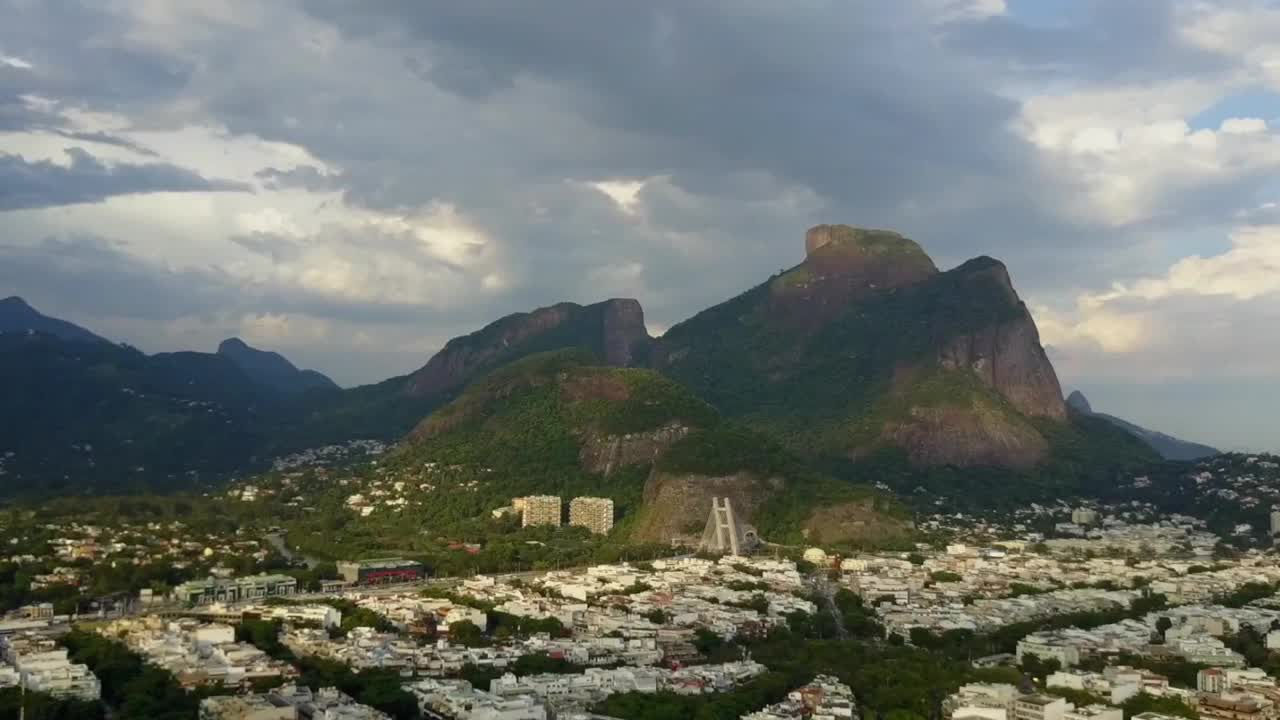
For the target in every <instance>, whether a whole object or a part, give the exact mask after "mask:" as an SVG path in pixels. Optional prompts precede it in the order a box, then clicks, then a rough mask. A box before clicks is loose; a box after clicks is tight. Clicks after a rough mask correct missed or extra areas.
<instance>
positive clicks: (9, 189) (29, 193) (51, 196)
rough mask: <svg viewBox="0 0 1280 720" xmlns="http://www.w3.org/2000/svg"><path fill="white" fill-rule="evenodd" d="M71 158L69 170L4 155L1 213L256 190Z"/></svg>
mask: <svg viewBox="0 0 1280 720" xmlns="http://www.w3.org/2000/svg"><path fill="white" fill-rule="evenodd" d="M66 156H67V160H68V162H67V163H66V164H57V163H54V162H51V161H47V160H43V161H38V162H34V163H31V162H27V161H26V160H24V159H23V158H22V157H21V156H18V155H8V154H0V211H5V210H19V209H25V208H47V207H54V206H58V205H74V204H78V203H94V202H101V201H102V200H105V199H106V198H109V197H112V196H114V195H133V194H141V193H154V192H248V191H250V190H251V188H250V187H249V186H248V185H245V184H243V183H237V182H229V181H225V180H208V179H206V178H204V177H201V176H200V174H198V173H196V172H193V171H191V170H187V169H185V168H180V167H177V166H175V165H169V164H166V163H148V164H144V165H132V164H116V165H108V164H106V163H104V162H102V161H101V160H99V159H98V158H96V157H94V156H93V155H90V154H89V153H88V151H86V150H84V149H83V148H78V147H71V148H67V149H66Z"/></svg>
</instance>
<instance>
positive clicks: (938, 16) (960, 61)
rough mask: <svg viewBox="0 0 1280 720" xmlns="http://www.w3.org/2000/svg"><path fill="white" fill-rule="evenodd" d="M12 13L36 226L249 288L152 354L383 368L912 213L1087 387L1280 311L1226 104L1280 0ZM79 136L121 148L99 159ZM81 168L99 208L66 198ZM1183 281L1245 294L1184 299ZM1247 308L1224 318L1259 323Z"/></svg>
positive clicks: (768, 267) (761, 274)
mask: <svg viewBox="0 0 1280 720" xmlns="http://www.w3.org/2000/svg"><path fill="white" fill-rule="evenodd" d="M0 15H3V16H4V17H5V18H6V23H5V24H4V25H3V26H2V27H0V47H3V48H4V51H5V54H6V56H11V57H16V58H22V59H24V60H25V61H28V62H29V63H30V64H31V65H33V67H32V68H30V69H18V68H11V67H3V68H0V153H8V156H6V157H5V159H4V163H5V164H4V169H5V170H6V171H8V172H10V173H12V172H13V171H14V168H17V169H19V170H20V171H21V172H22V173H23V174H22V177H23V178H24V181H25V182H26V186H27V189H26V190H25V191H24V192H25V193H26V194H27V195H32V194H35V195H40V196H41V197H43V198H48V199H45V200H41V201H39V202H35V201H28V202H26V203H24V204H25V205H26V206H27V209H25V210H11V211H9V212H7V213H5V214H4V215H3V216H0V220H2V221H3V222H4V223H5V227H4V231H5V237H6V238H7V239H8V240H7V241H8V242H11V243H12V244H13V245H14V246H20V247H22V248H25V250H24V252H26V253H28V255H29V257H28V259H27V262H28V264H29V266H31V265H30V264H31V263H35V257H36V255H39V254H42V253H43V254H44V255H45V256H46V257H47V259H48V260H49V262H50V263H53V264H54V265H56V266H57V267H51V268H49V269H48V271H50V272H54V273H55V276H60V275H57V273H64V274H65V273H66V272H68V267H73V266H75V265H74V263H84V262H85V261H84V260H83V258H81V259H76V260H74V262H73V260H71V259H68V258H66V257H63V256H62V255H59V254H58V252H56V251H57V248H56V247H53V246H45V245H43V244H42V243H43V241H44V240H45V239H46V238H48V237H54V238H61V240H60V242H67V241H68V240H67V238H75V237H80V236H83V235H84V234H85V233H87V232H89V231H92V232H93V233H95V234H98V235H101V236H105V237H109V238H115V239H116V240H117V242H115V243H113V244H110V247H112V248H114V249H115V251H117V252H118V253H119V254H120V255H121V256H122V257H123V259H124V260H125V261H128V263H129V267H130V268H132V269H131V270H130V272H131V273H135V274H136V275H137V277H138V278H139V281H138V285H139V286H141V287H146V283H145V282H143V281H142V280H141V277H142V276H143V275H146V274H155V275H156V276H157V277H159V278H162V279H165V278H169V279H171V277H172V276H173V275H174V274H176V276H178V277H181V278H183V279H185V280H188V281H190V282H197V281H199V282H205V283H208V286H209V287H210V288H219V289H218V290H216V291H214V290H210V292H211V293H213V295H210V296H208V297H211V298H217V302H219V303H223V304H224V306H216V305H214V304H212V303H211V304H210V305H208V306H202V307H201V308H186V306H184V305H181V304H179V305H178V306H177V307H175V308H174V310H173V312H172V313H171V314H172V315H173V317H172V318H170V320H169V321H166V322H159V321H156V320H151V321H146V322H144V321H142V320H140V319H138V318H134V320H128V319H127V318H126V317H124V316H123V315H122V316H120V317H113V318H107V319H108V320H109V321H110V322H112V323H115V326H117V327H120V328H122V329H127V330H128V331H129V332H130V333H134V334H133V335H131V337H136V338H138V339H140V341H145V342H143V344H144V346H153V347H157V348H159V347H165V348H170V347H172V346H173V343H176V342H178V340H179V339H180V338H189V339H196V338H203V337H204V336H205V334H212V333H214V332H215V331H216V332H219V333H222V332H225V333H227V334H234V333H236V332H244V331H245V329H246V328H244V327H242V324H244V323H246V322H249V321H245V320H244V318H246V317H247V318H266V320H262V321H261V326H262V332H264V333H265V332H268V330H269V329H271V328H275V330H274V331H276V332H278V335H279V337H280V342H289V343H293V346H294V347H296V351H297V352H299V353H303V354H304V355H309V356H310V357H312V358H314V359H315V360H316V361H313V362H311V364H312V365H316V366H318V367H320V368H321V369H323V370H325V371H327V372H333V370H332V368H330V367H327V366H326V365H325V363H332V364H334V366H335V367H341V368H345V370H342V371H340V372H335V373H334V374H335V375H339V376H342V375H344V374H345V376H346V377H349V378H356V377H358V378H360V379H364V380H377V379H380V373H382V372H383V371H385V370H386V368H387V367H389V366H390V365H391V364H392V361H390V360H387V359H386V358H387V357H389V356H386V355H377V352H378V351H377V350H370V351H369V352H373V353H374V354H375V355H373V356H367V355H366V354H365V353H366V349H367V348H377V347H397V348H409V347H410V346H412V347H414V348H417V350H414V351H412V352H417V351H421V352H422V353H423V354H424V355H425V353H426V351H427V350H429V349H430V347H429V346H430V344H431V343H438V342H441V341H443V339H445V338H447V337H448V335H449V334H453V333H460V332H464V331H466V330H469V329H474V327H475V326H477V325H479V324H483V322H485V321H487V320H491V319H492V318H493V317H496V316H498V315H502V314H505V313H508V312H512V311H517V310H526V309H528V308H530V307H535V306H539V305H546V304H550V303H553V302H556V301H559V300H564V299H568V300H576V301H580V302H591V301H596V300H599V299H602V298H603V297H607V296H610V295H618V294H628V295H635V296H637V297H639V298H640V300H641V301H642V302H643V303H644V305H645V307H646V311H647V316H648V317H649V318H650V319H651V321H652V322H653V325H654V326H655V327H665V326H669V325H671V324H673V323H675V322H678V321H680V320H682V319H684V318H685V317H688V316H689V315H691V314H692V313H694V312H696V311H698V310H700V309H702V308H703V307H706V306H707V305H709V304H711V303H714V302H718V301H720V300H722V299H724V298H727V297H731V296H733V295H734V294H736V293H737V292H740V291H741V290H743V289H745V288H746V287H749V286H750V285H752V284H754V283H756V282H759V281H761V280H763V279H764V278H765V277H767V276H768V275H769V274H771V273H773V272H776V271H777V270H778V269H780V268H783V267H786V266H789V265H791V264H793V263H795V262H797V261H798V260H799V259H800V258H801V257H802V245H801V242H802V240H801V238H802V233H803V230H804V228H805V227H807V226H808V225H811V224H814V223H817V222H840V221H844V222H850V223H854V224H862V225H874V226H882V227H892V228H897V229H900V230H902V231H904V232H906V233H907V234H909V235H911V236H913V237H915V238H916V239H918V240H920V241H921V242H922V243H923V244H924V245H925V247H926V249H928V250H929V251H930V252H931V253H932V254H933V255H934V256H935V257H936V258H937V260H938V262H939V264H941V265H944V266H948V265H954V264H957V263H959V262H960V261H963V260H964V259H966V258H968V257H970V256H973V255H977V254H991V255H995V256H997V257H1000V258H1001V259H1002V260H1005V261H1006V263H1007V264H1008V265H1009V266H1010V268H1011V270H1012V272H1013V274H1014V277H1015V279H1016V281H1017V284H1018V287H1019V290H1020V291H1021V292H1022V294H1023V296H1024V297H1026V298H1028V300H1029V301H1030V302H1031V303H1032V304H1033V305H1034V306H1036V307H1037V308H1044V311H1043V313H1042V312H1040V311H1037V316H1038V317H1039V318H1040V320H1041V323H1042V324H1043V325H1044V327H1045V330H1046V332H1045V334H1046V336H1049V337H1053V338H1054V340H1055V342H1057V344H1058V348H1057V349H1056V350H1055V353H1058V354H1057V355H1056V357H1059V358H1061V360H1060V362H1061V364H1062V368H1061V370H1062V373H1063V374H1064V376H1066V377H1068V378H1069V379H1070V378H1073V377H1087V376H1091V375H1092V376H1097V375H1105V376H1108V377H1114V378H1121V377H1126V376H1128V377H1138V378H1141V377H1143V376H1144V368H1143V363H1144V362H1147V361H1149V362H1150V365H1151V366H1152V367H1155V368H1161V370H1160V372H1161V373H1163V374H1165V375H1168V376H1170V377H1173V376H1180V377H1182V376H1185V374H1186V373H1187V372H1188V370H1187V368H1188V367H1207V361H1204V360H1197V359H1196V358H1199V357H1201V355H1200V353H1202V352H1204V349H1203V348H1201V347H1199V346H1198V343H1197V341H1196V339H1195V338H1193V337H1189V336H1187V335H1186V334H1185V333H1183V332H1182V331H1181V330H1180V329H1179V327H1180V326H1177V325H1176V323H1185V324H1186V326H1187V327H1196V326H1197V324H1207V323H1211V320H1212V318H1211V317H1210V315H1207V314H1205V313H1211V312H1212V313H1220V314H1222V315H1224V316H1226V317H1230V318H1237V317H1238V318H1250V319H1255V320H1258V321H1261V320H1263V319H1265V318H1266V317H1267V314H1266V312H1267V305H1266V303H1267V301H1268V299H1269V298H1270V297H1271V294H1269V293H1270V291H1265V292H1264V291H1262V290H1261V289H1259V290H1258V294H1256V295H1253V296H1251V297H1244V296H1243V295H1242V294H1241V293H1242V292H1243V290H1242V288H1248V287H1253V286H1255V285H1258V284H1259V283H1260V282H1262V281H1258V280H1256V279H1255V277H1254V274H1253V272H1252V271H1251V270H1250V263H1255V264H1257V263H1260V262H1262V260H1261V259H1260V258H1259V256H1257V255H1256V254H1254V255H1250V254H1249V253H1258V252H1261V251H1260V250H1257V249H1256V248H1254V246H1251V245H1248V244H1247V243H1246V242H1245V240H1244V236H1243V235H1241V233H1242V232H1246V231H1244V230H1240V229H1239V228H1246V227H1253V226H1259V227H1260V226H1264V225H1266V224H1268V222H1269V221H1268V220H1267V218H1266V217H1265V216H1266V215H1267V214H1268V213H1269V212H1270V213H1271V214H1274V209H1272V210H1271V211H1268V210H1267V209H1265V208H1261V207H1259V206H1261V205H1263V204H1264V203H1265V202H1266V201H1267V200H1268V199H1273V198H1274V197H1275V192H1276V191H1277V189H1280V188H1277V187H1276V186H1275V178H1276V177H1277V176H1280V152H1278V151H1277V148H1278V147H1280V143H1278V142H1277V134H1276V131H1275V127H1276V115H1275V111H1274V108H1272V109H1268V108H1267V107H1262V106H1256V107H1255V106H1254V105H1252V104H1250V103H1244V104H1243V105H1239V104H1238V103H1237V104H1232V106H1231V107H1230V110H1229V111H1228V110H1225V109H1223V103H1224V101H1226V100H1228V99H1231V98H1240V97H1249V96H1250V95H1251V94H1256V93H1259V92H1264V91H1265V90H1267V89H1268V88H1270V89H1275V88H1277V87H1280V65H1277V63H1276V61H1275V60H1276V58H1277V57H1280V48H1278V47H1277V45H1276V41H1275V40H1274V38H1276V37H1280V32H1273V30H1275V29H1276V28H1277V27H1280V26H1277V25H1276V23H1277V18H1280V15H1278V14H1277V9H1276V8H1275V7H1274V5H1273V4H1268V3H1265V2H1253V1H1252V0H1242V1H1236V0H1231V1H1229V2H1228V1H1227V0H1185V1H1184V0H1178V1H1175V2H1164V1H1161V0H1139V1H1138V2H1125V3H1116V2H1108V1H1107V0H1082V1H1081V2H1072V3H1059V2H1052V3H1047V4H1044V5H1036V4H1032V3H1005V2H1002V1H1000V0H902V2H895V3H891V4H888V5H877V6H875V7H872V6H870V5H868V4H862V3H829V2H814V1H810V0H802V2H798V3H774V2H764V1H762V0H748V1H746V2H728V1H727V0H709V1H708V2H698V3H688V2H679V1H677V0H658V1H657V2H652V3H629V4H628V3H621V4H619V3H613V4H601V3H598V2H591V1H590V0H552V1H551V2H545V3H537V4H530V3H525V2H518V1H517V0H500V1H499V2H494V3H456V2H444V1H443V0H425V1H410V0H384V1H381V2H377V3H350V2H342V1H340V0H280V1H279V2H272V3H252V2H243V1H241V0H219V1H218V2H208V3H172V2H147V3H97V4H93V3H64V2H49V3H33V2H29V1H27V0H0ZM69 141H70V142H73V143H74V144H76V145H82V146H83V147H84V148H86V149H87V150H89V151H91V152H92V153H93V156H92V158H93V164H90V165H86V164H84V161H82V168H81V169H88V170H92V171H93V172H88V173H81V175H86V176H87V177H78V176H76V174H75V173H72V172H71V169H72V168H73V167H74V166H75V164H76V163H75V161H74V160H73V161H68V160H67V156H66V155H65V154H64V148H65V147H66V145H67V144H68V143H69ZM19 157H20V158H21V160H16V158H19ZM98 166H102V168H106V169H107V171H109V172H106V173H105V174H106V175H107V177H103V175H104V172H103V170H102V169H101V168H99V167H98ZM139 168H150V169H149V170H147V171H145V172H143V171H142V170H140V169H139ZM160 168H171V169H170V170H168V171H167V172H168V174H165V173H164V172H160V171H159V170H160ZM173 169H177V172H178V174H174V170H173ZM182 169H186V170H185V171H184V170H182ZM122 171H123V174H122V175H119V176H116V175H114V174H113V173H118V172H122ZM184 172H185V173H189V175H183V174H182V173H184ZM129 173H133V174H132V175H130V174H129ZM33 174H34V175H35V176H37V179H36V180H32V179H31V178H30V176H31V175H33ZM54 178H57V180H56V182H55V180H54ZM207 178H219V179H221V180H219V181H213V180H206V179H207ZM0 180H2V179H0ZM201 182H204V183H209V182H222V183H240V184H241V185H240V186H238V187H251V188H252V189H253V190H254V192H253V193H247V192H210V191H209V190H208V188H205V189H197V188H194V187H193V186H192V184H196V185H198V184H199V183H201ZM184 183H186V185H184ZM33 184H34V185H35V186H36V189H31V188H30V186H31V185H33ZM175 184H177V185H179V186H183V187H187V189H185V190H183V191H182V192H181V194H172V193H167V192H165V189H166V188H169V189H172V186H173V185H175ZM108 186H110V187H113V188H115V190H110V189H109V188H108ZM3 192H4V190H0V193H3ZM124 192H127V193H128V194H121V193H124ZM77 197H82V198H83V197H87V198H97V200H96V201H93V202H92V204H86V203H84V202H82V203H81V204H77V205H61V204H55V203H61V202H67V201H74V199H75V198H77ZM9 202H10V203H11V204H13V203H15V202H16V201H14V200H12V199H10V200H9ZM41 208H44V209H41ZM1233 228H1235V229H1236V230H1234V232H1235V233H1236V234H1235V236H1232V235H1231V233H1232V232H1233ZM1231 237H1234V239H1229V238H1231ZM123 240H127V244H126V243H124V242H123ZM1251 248H1252V249H1251ZM1242 258H1243V259H1242ZM69 264H70V265H69ZM31 267H32V271H33V272H34V271H36V270H37V269H38V268H36V267H34V266H31ZM91 267H96V268H97V272H99V276H100V277H101V278H102V279H103V281H105V280H106V279H108V278H111V277H113V273H115V272H117V271H118V268H117V269H113V268H115V266H112V265H105V266H91ZM1152 268H1161V269H1162V270H1160V271H1153V270H1152ZM85 272H86V273H88V272H89V270H88V269H86V270H85ZM1183 273H1192V274H1193V275H1194V276H1195V278H1196V279H1195V282H1196V283H1202V284H1203V285H1204V287H1216V288H1223V287H1230V288H1231V289H1232V290H1231V291H1230V292H1215V293H1212V294H1208V295H1206V294H1189V291H1188V290H1187V289H1186V288H1185V287H1184V286H1183V284H1185V282H1184V280H1182V279H1180V278H1182V277H1183V275H1182V274H1183ZM85 278H88V275H85ZM85 281H89V282H92V280H85V279H82V282H85ZM1180 283H1182V284H1180ZM1262 284H1265V283H1262ZM170 292H177V289H176V288H172V287H170V286H169V285H168V284H167V280H166V282H165V283H160V287H159V288H158V289H157V290H156V291H155V294H154V296H153V297H152V300H151V302H152V303H153V306H154V307H156V308H158V310H156V311H155V312H161V311H163V310H164V308H165V300H164V299H163V298H164V297H166V296H167V294H168V293H170ZM104 293H106V294H109V293H108V292H107V291H104ZM1116 293H1119V294H1118V295H1117V294H1116ZM1144 293H1145V294H1144ZM1159 293H1163V295H1159ZM1157 295H1159V296H1157ZM228 298H229V299H228ZM107 306H108V307H109V306H110V303H108V305H107ZM179 307H181V308H186V309H184V310H182V313H184V314H182V315H181V316H179V315H177V314H176V313H178V308H179ZM92 310H93V309H92V308H89V307H86V308H84V309H83V312H86V313H88V312H91V311H92ZM139 317H140V316H139ZM255 322H257V321H255ZM290 327H297V328H311V329H312V331H302V330H299V331H297V332H286V331H285V329H287V328H290ZM320 327H327V328H328V334H327V335H323V337H322V335H321V333H319V332H318V331H314V330H315V329H316V328H320ZM1170 327H1172V329H1169V328H1170ZM1218 327H1220V326H1219V325H1214V326H1212V327H1205V328H1204V329H1203V330H1202V332H1203V333H1204V335H1203V336H1204V337H1215V338H1218V337H1221V338H1224V340H1223V342H1224V343H1226V344H1229V343H1227V341H1226V340H1225V338H1227V337H1228V336H1229V334H1230V333H1231V332H1244V330H1242V329H1241V326H1240V325H1239V324H1238V323H1236V322H1235V321H1234V320H1232V321H1231V322H1228V323H1226V325H1225V327H1227V328H1229V330H1223V331H1222V332H1223V333H1226V334H1224V335H1221V336H1219V335H1214V334H1213V333H1215V332H1218V330H1217V328H1218ZM357 337H359V338H363V339H362V340H360V341H359V343H357V341H356V338H357ZM1250 341H1253V338H1250ZM147 343H150V345H147ZM360 343H364V344H360ZM1246 345H1247V343H1246ZM1179 348H1182V349H1185V350H1187V352H1186V353H1184V354H1185V355H1186V356H1187V357H1186V359H1179V357H1178V349H1179ZM1251 351H1254V352H1263V351H1265V348H1252V347H1251ZM403 352H405V353H406V355H404V356H397V357H399V358H400V360H401V361H403V360H404V359H405V358H406V357H408V353H410V352H411V351H410V350H408V349H405V350H403ZM367 358H369V359H367ZM377 358H382V359H377ZM418 359H421V358H418ZM1254 364H1255V363H1252V361H1245V360H1240V361H1236V362H1228V363H1223V364H1222V367H1223V368H1224V369H1223V370H1222V372H1221V373H1219V375H1220V376H1225V374H1226V373H1228V372H1234V371H1238V372H1239V373H1256V372H1257V369H1256V368H1254V367H1252V365H1254ZM406 365H409V366H412V364H411V363H406ZM361 367H364V368H365V369H364V370H363V371H362V370H361V369H360V368H361ZM403 369H408V367H405V368H403ZM1250 377H1257V376H1256V375H1250Z"/></svg>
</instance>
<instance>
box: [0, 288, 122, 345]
mask: <svg viewBox="0 0 1280 720" xmlns="http://www.w3.org/2000/svg"><path fill="white" fill-rule="evenodd" d="M13 332H38V333H44V334H45V335H52V336H54V337H57V338H61V339H63V340H74V341H77V342H107V340H105V339H103V338H101V337H99V336H97V335H95V334H93V333H91V332H89V331H88V330H85V329H84V328H82V327H80V326H79V325H75V324H73V323H69V322H67V321H66V320H59V319H57V318H51V317H48V316H46V315H42V314H41V313H40V312H39V311H37V310H36V309H35V308H33V307H31V306H30V305H28V304H27V301H26V300H23V299H22V298H20V297H16V296H15V297H8V298H5V299H3V300H0V333H13Z"/></svg>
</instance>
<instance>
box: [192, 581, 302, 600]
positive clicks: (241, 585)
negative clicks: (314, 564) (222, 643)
mask: <svg viewBox="0 0 1280 720" xmlns="http://www.w3.org/2000/svg"><path fill="white" fill-rule="evenodd" d="M296 592H298V581H297V580H296V579H294V578H291V577H289V576H288V575H252V576H250V577H242V578H213V577H211V578H207V579H205V580H189V581H187V582H184V583H182V584H181V585H179V586H178V587H176V588H174V589H173V599H174V600H176V601H178V602H181V603H185V604H187V605H209V604H212V603H215V602H218V603H233V602H240V601H242V600H260V599H262V598H268V597H286V596H289V595H293V594H294V593H296Z"/></svg>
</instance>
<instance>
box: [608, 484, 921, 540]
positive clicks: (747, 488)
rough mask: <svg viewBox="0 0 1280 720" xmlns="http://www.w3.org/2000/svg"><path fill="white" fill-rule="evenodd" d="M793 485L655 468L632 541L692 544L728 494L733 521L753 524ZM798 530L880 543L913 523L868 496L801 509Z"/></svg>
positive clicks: (905, 532)
mask: <svg viewBox="0 0 1280 720" xmlns="http://www.w3.org/2000/svg"><path fill="white" fill-rule="evenodd" d="M793 489H794V486H793V485H792V484H791V482H790V481H788V480H786V479H784V478H781V477H762V476H761V475H759V474H756V473H751V472H738V473H734V474H732V475H719V476H711V475H699V474H692V473H672V472H661V471H659V472H655V473H653V474H652V475H650V476H649V480H648V481H647V482H646V483H645V487H644V504H643V506H642V509H641V510H640V515H639V517H638V518H636V524H635V528H634V529H633V530H632V534H631V538H630V539H631V541H632V542H654V543H662V544H667V543H671V542H677V543H682V544H686V545H689V546H696V545H697V544H698V542H699V540H700V539H701V537H702V532H703V530H704V529H705V528H706V524H707V518H708V516H709V515H710V514H711V502H712V499H713V498H729V500H730V502H731V503H732V504H733V511H734V513H735V515H736V516H737V520H738V522H739V523H741V524H743V525H745V526H749V527H751V528H753V529H757V530H759V531H761V534H760V537H762V538H763V539H764V540H765V541H769V540H770V537H769V533H768V532H767V529H760V528H757V524H758V519H759V516H760V512H761V511H762V510H763V509H764V508H765V507H767V506H768V505H769V503H771V502H779V501H782V500H783V498H785V497H786V495H787V494H788V493H789V492H790V491H791V490H793ZM801 517H802V527H801V530H800V533H801V535H802V536H803V538H804V540H805V541H806V542H814V543H836V544H841V543H844V544H859V543H861V544H866V545H869V546H877V547H884V546H888V545H891V544H894V543H896V542H898V541H901V540H904V539H905V538H907V537H909V536H910V534H911V532H912V529H913V525H912V523H911V521H910V519H908V518H907V517H905V516H899V515H896V514H891V513H888V512H886V511H885V509H884V508H882V507H878V506H877V500H876V498H874V497H868V498H864V499H859V500H852V501H847V502H837V503H833V504H818V505H814V506H813V507H810V508H808V509H807V510H806V511H805V512H804V513H803V514H802V516H801Z"/></svg>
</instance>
